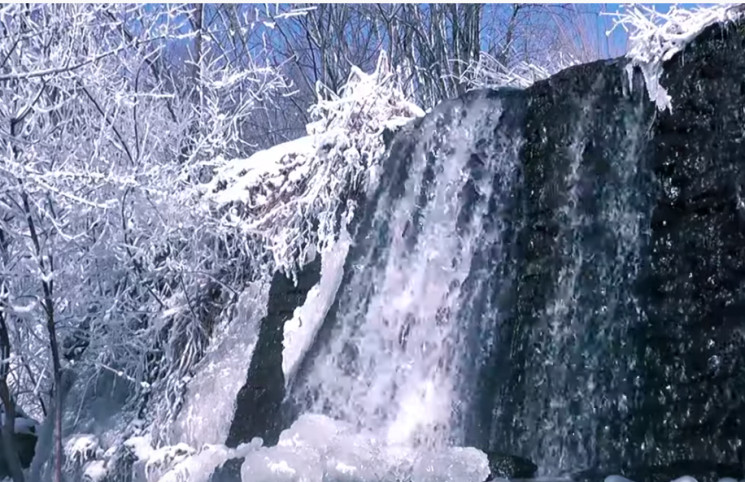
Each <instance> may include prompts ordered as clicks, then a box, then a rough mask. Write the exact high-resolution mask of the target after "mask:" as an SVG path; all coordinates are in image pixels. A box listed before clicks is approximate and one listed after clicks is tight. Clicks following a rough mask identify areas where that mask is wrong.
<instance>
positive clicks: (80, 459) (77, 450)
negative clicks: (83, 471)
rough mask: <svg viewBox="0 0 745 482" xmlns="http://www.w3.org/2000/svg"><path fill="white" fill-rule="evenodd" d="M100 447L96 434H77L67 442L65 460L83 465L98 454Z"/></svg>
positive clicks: (68, 462)
mask: <svg viewBox="0 0 745 482" xmlns="http://www.w3.org/2000/svg"><path fill="white" fill-rule="evenodd" d="M99 448H100V447H99V442H98V437H96V436H95V435H91V434H75V435H73V436H71V437H70V438H68V439H67V441H66V442H65V448H64V450H65V461H66V463H67V464H73V465H83V464H84V463H85V462H87V461H89V460H91V459H92V458H94V457H96V455H98V452H99Z"/></svg>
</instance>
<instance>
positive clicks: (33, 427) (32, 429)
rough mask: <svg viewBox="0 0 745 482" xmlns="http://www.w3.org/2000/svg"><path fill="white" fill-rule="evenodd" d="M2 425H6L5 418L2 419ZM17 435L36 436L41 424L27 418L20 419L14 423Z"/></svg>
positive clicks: (17, 418) (0, 419)
mask: <svg viewBox="0 0 745 482" xmlns="http://www.w3.org/2000/svg"><path fill="white" fill-rule="evenodd" d="M0 423H5V417H4V416H2V417H0ZM13 427H14V430H15V433H24V434H35V433H36V432H37V431H38V430H39V424H38V423H36V422H35V421H34V420H31V419H30V418H25V417H18V416H16V419H15V420H14V421H13Z"/></svg>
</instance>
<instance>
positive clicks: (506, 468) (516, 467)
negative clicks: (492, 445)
mask: <svg viewBox="0 0 745 482" xmlns="http://www.w3.org/2000/svg"><path fill="white" fill-rule="evenodd" d="M486 455H487V457H488V458H489V472H490V473H489V478H491V479H494V478H498V479H530V478H533V476H534V475H535V473H536V471H537V470H538V467H537V466H536V465H535V464H534V463H533V462H531V461H530V460H528V459H524V458H522V457H515V456H514V455H508V454H501V453H497V452H489V453H487V454H486Z"/></svg>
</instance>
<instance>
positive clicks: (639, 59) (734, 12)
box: [611, 4, 742, 111]
mask: <svg viewBox="0 0 745 482" xmlns="http://www.w3.org/2000/svg"><path fill="white" fill-rule="evenodd" d="M613 15H615V16H616V17H617V18H616V20H615V24H614V26H613V28H614V29H615V28H617V27H619V26H620V27H621V28H623V29H624V30H626V31H627V32H629V43H630V47H629V51H628V53H627V54H626V56H627V57H628V58H629V59H630V60H631V62H630V63H629V64H628V66H627V72H628V74H629V78H631V75H632V74H633V69H634V67H639V68H640V69H641V71H642V74H643V75H644V81H645V83H646V86H647V92H648V94H649V98H650V100H652V101H653V102H654V103H655V104H656V105H657V108H658V109H659V110H661V111H664V110H672V99H671V98H670V95H669V94H668V93H667V90H666V89H665V88H664V87H663V86H662V85H660V77H661V76H662V65H663V63H664V62H666V61H668V60H670V59H671V58H672V57H673V56H674V55H675V54H677V53H678V52H680V51H682V50H683V49H684V48H685V47H686V45H688V44H689V43H690V42H691V41H692V40H693V39H695V38H696V36H697V35H698V34H699V33H701V31H702V30H704V29H705V28H706V27H708V26H710V25H713V24H715V23H717V22H728V21H732V20H736V19H737V18H739V17H741V16H742V11H741V10H738V9H733V7H732V5H726V4H725V5H715V6H712V7H706V8H697V9H686V8H678V7H676V6H672V7H670V10H669V11H668V12H667V13H661V12H658V11H657V10H655V9H654V7H648V6H644V5H633V6H631V7H629V8H628V9H626V10H625V11H624V12H622V13H618V14H613ZM611 31H612V30H611ZM629 83H630V84H631V82H629Z"/></svg>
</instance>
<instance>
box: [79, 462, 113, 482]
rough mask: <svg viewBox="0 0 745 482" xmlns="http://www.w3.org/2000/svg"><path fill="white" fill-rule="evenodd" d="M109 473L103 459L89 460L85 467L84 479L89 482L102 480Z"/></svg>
mask: <svg viewBox="0 0 745 482" xmlns="http://www.w3.org/2000/svg"><path fill="white" fill-rule="evenodd" d="M107 475H108V471H107V470H106V462H105V461H103V460H93V461H91V462H88V463H87V464H86V465H85V468H84V469H83V480H85V481H88V482H101V481H103V480H105V478H106V476H107Z"/></svg>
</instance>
